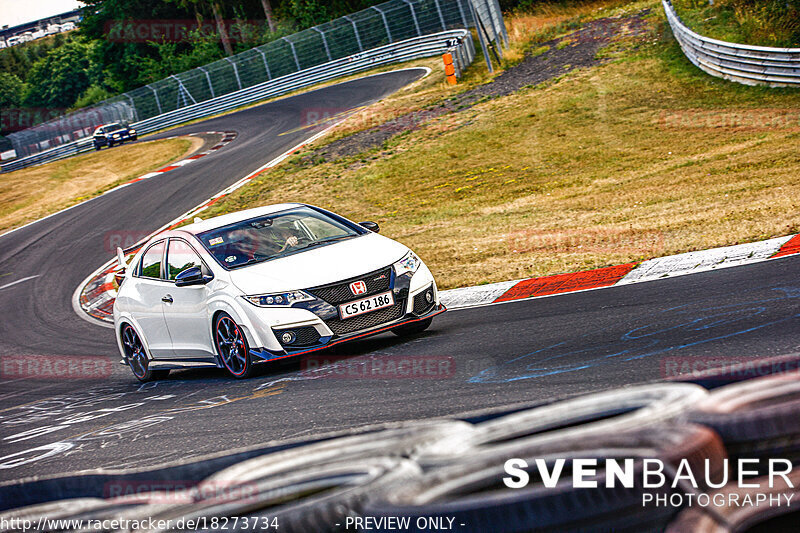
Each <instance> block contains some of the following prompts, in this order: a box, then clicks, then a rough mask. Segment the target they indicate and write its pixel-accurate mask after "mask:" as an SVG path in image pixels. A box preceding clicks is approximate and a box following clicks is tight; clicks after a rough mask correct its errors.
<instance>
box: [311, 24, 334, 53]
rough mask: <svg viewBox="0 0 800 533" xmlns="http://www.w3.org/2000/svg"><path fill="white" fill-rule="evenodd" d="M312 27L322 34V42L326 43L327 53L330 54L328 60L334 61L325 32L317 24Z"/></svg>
mask: <svg viewBox="0 0 800 533" xmlns="http://www.w3.org/2000/svg"><path fill="white" fill-rule="evenodd" d="M311 29H312V30H314V31H316V32H317V33H319V34H320V35H322V44H323V45H325V53H326V54H327V55H328V61H333V58H332V57H331V50H330V48H328V39H326V38H325V32H324V31H322V30H321V29H319V28H317V27H316V26H313V27H312V28H311Z"/></svg>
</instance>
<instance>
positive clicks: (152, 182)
mask: <svg viewBox="0 0 800 533" xmlns="http://www.w3.org/2000/svg"><path fill="white" fill-rule="evenodd" d="M421 73H422V72H421V71H401V72H396V73H389V74H385V75H382V76H377V77H370V78H365V79H362V80H357V81H354V82H349V83H346V84H341V85H336V86H332V87H329V88H326V89H321V90H318V91H314V92H312V93H306V94H303V95H299V96H296V97H292V98H287V99H284V100H280V101H277V102H274V103H270V104H266V105H263V106H259V107H256V108H252V109H249V110H246V111H242V112H239V113H236V114H232V115H228V116H225V117H220V118H216V119H211V120H208V121H205V122H202V123H198V124H194V125H191V126H186V127H183V128H180V129H179V130H173V131H171V132H169V135H175V134H184V133H192V132H206V131H236V132H237V133H238V136H237V138H236V139H235V140H234V141H233V142H232V143H230V144H229V145H227V146H226V147H225V148H223V149H221V150H219V151H218V152H216V153H215V154H213V155H210V156H208V157H205V158H203V159H201V160H198V161H196V162H194V163H192V164H191V165H189V166H187V167H184V168H178V169H176V170H174V171H172V172H169V173H166V174H164V175H162V176H158V177H155V178H152V179H149V180H145V181H142V182H138V183H136V184H134V185H131V186H129V187H126V188H124V189H121V190H119V191H116V192H114V193H112V194H108V195H105V196H103V197H100V198H98V199H96V200H94V201H92V202H89V203H87V204H84V205H82V206H79V207H77V208H75V209H72V210H70V211H67V212H65V213H62V214H60V215H57V216H55V217H51V218H49V219H47V220H45V221H42V222H39V223H36V224H34V225H31V226H28V227H26V228H24V229H22V230H20V231H17V232H14V233H12V234H10V235H7V236H5V237H0V315H2V321H0V356H2V357H9V356H18V355H32V356H41V357H43V358H47V356H50V359H51V360H52V359H53V358H54V357H58V356H81V357H91V356H95V357H98V356H99V357H104V358H108V359H111V360H113V361H114V362H115V364H114V366H113V373H111V374H110V375H108V376H104V377H102V378H100V379H95V380H61V381H51V380H43V379H37V378H36V377H22V378H14V377H9V376H4V379H3V381H0V400H2V401H1V402H0V439H2V445H0V480H10V479H18V478H22V477H27V476H32V475H43V474H55V473H59V472H67V471H73V470H83V469H90V468H98V467H104V468H125V467H134V466H146V465H154V464H157V463H161V462H165V461H173V460H176V459H181V458H188V457H195V456H200V455H204V454H207V453H211V452H219V451H225V450H233V449H236V448H239V447H242V446H247V445H252V444H257V443H261V442H266V441H269V440H273V439H281V438H288V437H297V436H304V435H311V434H314V433H318V432H322V431H329V430H336V429H345V428H351V427H358V426H363V425H367V424H374V423H379V422H390V421H400V420H408V419H415V418H422V417H432V416H444V415H456V414H460V413H468V412H474V411H478V410H481V409H486V408H492V407H499V406H504V405H509V404H514V403H521V402H538V401H548V400H551V399H553V398H555V397H563V396H566V395H570V394H574V393H578V392H588V391H595V390H600V389H606V388H611V387H618V386H622V385H626V384H631V383H640V382H645V381H652V380H657V379H661V378H664V377H669V376H670V375H672V373H674V371H675V369H676V368H681V367H685V366H686V365H688V364H694V363H700V364H701V365H702V364H707V363H712V362H714V361H717V362H718V361H721V360H727V361H742V360H747V359H748V358H756V357H765V356H773V355H781V354H788V353H795V352H798V351H800V335H798V334H800V257H797V256H795V257H788V258H784V259H778V260H773V261H767V262H763V263H757V264H752V265H749V266H743V267H735V268H728V269H723V270H719V271H713V272H706V273H701V274H693V275H689V276H682V277H676V278H670V279H664V280H659V281H653V282H646V283H641V284H635V285H626V286H618V287H614V288H610V289H601V290H593V291H587V292H581V293H573V294H567V295H562V296H557V297H549V298H541V299H535V300H527V301H517V302H511V303H505V304H500V305H492V306H487V307H481V308H474V309H465V310H457V311H451V312H448V313H445V314H444V315H443V316H441V317H439V318H438V319H436V320H435V321H434V324H433V326H432V327H431V329H429V330H428V331H427V332H425V333H424V334H423V335H421V336H419V337H417V338H415V339H412V340H400V339H398V338H397V337H394V336H393V335H391V334H384V335H379V336H376V337H372V338H370V339H365V340H362V341H357V342H355V343H353V344H350V345H348V346H342V347H338V348H335V349H333V350H330V351H328V352H323V353H322V354H317V355H313V356H306V358H304V359H302V360H300V361H293V362H290V363H286V364H281V365H272V366H264V367H262V369H261V371H260V372H259V373H258V374H257V375H256V377H254V378H251V379H249V380H245V381H235V380H233V379H230V378H228V377H227V376H226V375H225V373H224V372H223V371H221V370H185V371H173V372H172V373H171V374H170V376H169V378H168V379H166V380H164V381H160V382H156V383H149V384H145V385H140V384H139V383H138V382H137V381H136V380H135V379H134V378H133V376H132V375H131V373H130V371H129V370H128V369H127V368H125V367H121V366H118V365H116V361H117V360H118V359H119V355H118V353H117V350H116V347H115V345H114V340H113V333H112V331H111V330H110V329H107V328H103V327H100V326H95V325H93V324H90V323H89V322H87V321H85V320H83V319H81V318H80V317H78V316H77V315H76V314H75V312H74V311H73V309H72V305H71V296H72V293H73V291H74V290H75V287H76V286H77V285H78V284H79V283H80V282H81V281H82V280H83V279H84V278H85V277H86V276H87V275H88V274H89V273H90V272H92V271H93V270H94V269H95V268H97V267H98V266H100V265H101V264H102V263H103V262H105V261H107V260H108V258H109V257H110V255H111V254H110V252H109V251H108V250H106V248H105V246H104V236H106V235H107V234H108V233H109V232H120V231H129V232H141V231H153V230H155V229H157V228H158V227H160V226H161V225H162V224H164V223H166V222H167V221H169V220H171V219H173V218H174V217H176V216H178V215H180V214H181V213H183V212H185V211H187V210H188V209H189V208H191V207H193V206H194V205H196V204H198V203H200V202H202V201H203V200H204V199H206V198H208V197H209V196H211V195H212V194H214V193H216V192H217V191H219V190H220V189H222V188H224V187H225V186H226V185H229V184H230V183H233V182H234V181H236V180H237V179H239V178H241V177H242V176H244V175H246V174H248V173H250V172H252V171H253V170H255V169H257V168H258V167H259V166H261V165H263V164H264V163H265V162H266V161H269V160H270V159H272V158H274V157H275V156H277V155H279V154H280V153H282V152H283V151H285V150H287V149H288V148H290V147H291V146H294V145H296V144H297V143H299V142H302V139H304V138H307V137H309V136H310V135H311V134H312V133H314V132H312V131H310V130H308V129H300V130H297V128H298V127H299V126H301V125H302V116H303V111H304V110H307V109H309V108H315V109H319V108H331V109H337V110H344V109H347V108H352V107H357V106H361V105H365V104H367V103H369V102H371V101H374V100H377V99H379V98H380V97H382V96H384V95H386V94H389V93H391V92H393V91H395V90H397V89H399V88H401V87H403V86H404V85H406V84H407V83H409V82H411V81H413V80H414V79H416V78H418V77H419V76H420V75H421ZM287 131H291V132H292V133H289V134H286V135H279V134H280V133H283V132H287ZM292 200H293V199H292V198H286V201H292ZM363 218H365V219H368V218H369V213H363ZM31 276H36V277H33V278H30V277H31ZM26 278H30V279H26ZM1 362H2V361H0V363H1Z"/></svg>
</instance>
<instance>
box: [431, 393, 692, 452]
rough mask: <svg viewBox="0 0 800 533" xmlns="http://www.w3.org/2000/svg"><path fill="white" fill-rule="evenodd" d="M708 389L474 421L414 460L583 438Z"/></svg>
mask: <svg viewBox="0 0 800 533" xmlns="http://www.w3.org/2000/svg"><path fill="white" fill-rule="evenodd" d="M707 394H708V392H707V391H706V390H705V389H703V388H702V387H700V386H697V385H692V384H683V383H675V384H655V385H644V386H638V387H629V388H626V389H620V390H612V391H607V392H601V393H597V394H590V395H587V396H580V397H578V398H575V399H571V400H566V401H562V402H557V403H554V404H549V405H544V406H541V407H535V408H532V409H528V410H524V411H520V412H517V413H512V414H510V415H506V416H503V417H499V418H496V419H493V420H490V421H487V422H484V423H482V424H478V425H477V426H476V427H475V431H474V432H473V433H472V434H471V435H470V436H469V438H468V439H463V438H449V439H448V438H445V439H442V440H440V441H439V442H438V443H436V444H434V445H431V446H430V447H429V448H428V449H426V450H425V451H423V452H422V453H421V455H420V457H418V460H419V461H420V463H421V464H423V465H424V466H437V465H442V464H447V463H448V462H450V461H454V460H459V458H460V457H462V456H463V454H465V453H467V452H468V453H469V454H470V457H471V458H472V459H473V460H474V459H475V458H476V457H478V456H481V455H482V454H484V453H486V454H489V455H490V456H496V455H498V454H503V453H506V454H510V453H513V451H514V450H516V449H517V448H519V446H521V445H523V444H524V445H526V446H529V447H531V448H533V447H537V448H538V449H540V450H543V451H544V450H548V449H550V448H549V447H550V446H553V445H555V446H559V445H560V444H561V443H563V442H564V441H565V440H570V441H572V440H582V439H586V438H592V437H595V436H597V435H600V434H603V433H613V432H616V431H623V430H627V429H632V428H637V427H639V428H641V427H645V426H648V425H652V424H656V423H658V422H662V421H665V420H669V419H670V418H672V417H674V416H676V415H678V414H679V413H681V412H682V411H683V410H684V409H686V408H687V407H688V406H690V405H692V404H694V403H696V402H698V401H700V400H701V399H702V398H704V397H705V396H707ZM508 457H514V455H508Z"/></svg>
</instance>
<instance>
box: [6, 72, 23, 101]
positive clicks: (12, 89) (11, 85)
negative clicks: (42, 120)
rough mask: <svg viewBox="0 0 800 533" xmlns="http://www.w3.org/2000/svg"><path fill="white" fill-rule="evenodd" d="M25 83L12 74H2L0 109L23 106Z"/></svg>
mask: <svg viewBox="0 0 800 533" xmlns="http://www.w3.org/2000/svg"><path fill="white" fill-rule="evenodd" d="M24 97H25V83H24V82H23V81H22V80H21V79H19V76H17V75H16V74H12V73H10V72H0V108H3V109H9V108H12V107H19V106H21V105H22V99H23V98H24Z"/></svg>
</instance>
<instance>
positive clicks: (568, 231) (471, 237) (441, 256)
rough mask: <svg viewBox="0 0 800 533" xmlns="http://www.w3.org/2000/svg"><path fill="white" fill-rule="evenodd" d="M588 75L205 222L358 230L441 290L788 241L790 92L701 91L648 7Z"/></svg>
mask: <svg viewBox="0 0 800 533" xmlns="http://www.w3.org/2000/svg"><path fill="white" fill-rule="evenodd" d="M635 5H636V6H642V5H645V6H647V7H650V8H651V9H652V11H651V14H650V15H649V16H648V19H647V24H648V28H649V31H648V32H646V33H645V34H644V35H638V36H627V37H625V36H623V37H621V38H620V39H618V40H617V41H616V42H615V43H613V44H612V45H611V46H609V47H608V48H607V49H606V50H604V51H603V53H602V56H603V57H604V58H606V59H608V60H609V61H608V62H607V63H605V64H603V65H602V66H599V67H595V68H591V69H583V70H576V71H573V72H572V73H570V74H567V75H565V76H561V77H559V78H556V79H554V80H552V81H550V82H546V83H543V84H541V85H539V86H536V87H533V88H529V89H523V90H522V91H519V92H518V93H516V94H513V95H511V96H507V97H502V98H496V99H491V100H488V101H485V102H482V103H480V104H478V105H476V106H475V107H473V108H471V109H469V110H466V111H463V112H461V113H455V114H450V115H447V116H444V117H439V118H438V119H435V120H433V121H431V122H429V123H428V124H426V125H425V126H424V127H423V128H420V129H418V130H415V131H410V132H406V133H403V134H401V135H399V136H397V137H395V138H393V139H391V140H390V141H389V142H388V143H386V144H385V145H384V146H382V147H380V148H378V149H375V150H372V151H369V152H366V153H362V154H359V155H358V156H355V157H350V158H344V159H341V160H337V161H333V162H328V163H323V164H312V163H310V162H309V158H307V157H303V154H300V155H299V156H298V157H295V158H294V159H292V160H290V161H289V162H288V163H287V164H284V165H283V166H280V167H278V168H276V169H274V170H271V171H269V172H268V173H266V174H264V175H262V176H260V177H259V178H257V179H256V180H254V182H253V183H252V184H251V185H249V186H248V187H246V188H243V189H240V190H239V191H237V192H236V193H234V194H232V195H231V196H229V197H228V198H226V199H225V200H224V201H222V202H219V203H217V204H216V205H215V206H214V207H213V208H212V209H211V211H210V212H209V213H207V214H208V215H214V214H221V213H224V212H229V211H234V210H238V209H243V208H247V207H253V206H257V205H264V204H269V203H278V202H283V201H300V202H307V203H311V204H316V205H320V206H323V207H326V208H330V209H333V210H335V211H338V212H341V213H342V214H344V215H346V216H348V217H350V218H352V219H356V220H367V219H374V220H376V221H378V222H379V223H380V224H381V226H382V228H383V233H384V234H386V235H388V236H391V237H393V238H396V239H398V240H400V241H402V242H404V243H406V244H408V245H409V246H411V247H413V248H414V249H415V250H417V251H418V252H419V254H420V255H421V256H422V257H423V258H424V259H425V260H426V261H427V262H428V263H429V265H430V266H431V269H432V270H433V271H434V273H435V275H436V276H437V279H438V280H439V282H440V284H441V286H442V287H443V288H450V287H457V286H464V285H473V284H480V283H486V282H493V281H500V280H507V279H514V278H521V277H529V276H540V275H546V274H554V273H558V272H568V271H577V270H585V269H589V268H596V267H602V266H606V265H611V264H619V263H626V262H629V261H639V260H643V259H647V258H650V257H655V256H660V255H669V254H674V253H680V252H686V251H691V250H696V249H704V248H711V247H715V246H723V245H728V244H735V243H739V242H746V241H753V240H759V239H765V238H769V237H774V236H778V235H785V234H787V233H792V232H798V231H800V200H798V198H800V181H798V180H797V176H798V175H800V155H799V154H798V152H797V150H796V146H797V143H798V140H800V92H798V91H794V90H791V89H768V88H759V87H747V86H742V85H737V84H733V83H730V82H726V81H724V80H719V79H716V78H712V77H709V76H707V75H706V74H704V73H703V72H701V71H699V70H697V69H696V68H695V67H694V66H693V65H691V63H689V62H688V61H687V60H686V58H685V57H684V56H683V54H682V53H681V51H680V48H679V47H678V45H677V44H676V43H675V41H674V39H673V38H672V36H671V34H670V33H669V30H668V26H667V25H666V22H665V20H664V16H663V12H662V11H661V9H660V7H659V4H658V3H656V2H652V1H651V2H638V3H636V4H635Z"/></svg>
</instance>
